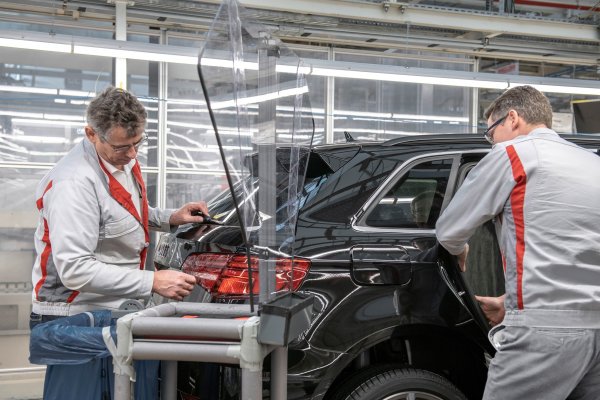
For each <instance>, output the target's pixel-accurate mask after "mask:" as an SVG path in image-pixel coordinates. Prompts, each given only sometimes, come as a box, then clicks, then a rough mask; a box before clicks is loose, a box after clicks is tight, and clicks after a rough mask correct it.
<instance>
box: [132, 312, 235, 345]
mask: <svg viewBox="0 0 600 400" xmlns="http://www.w3.org/2000/svg"><path fill="white" fill-rule="evenodd" d="M243 325H244V321H243V320H242V321H240V320H235V319H234V320H229V319H223V318H221V319H217V318H212V319H208V318H193V319H187V318H152V317H146V318H144V317H140V318H136V319H134V320H133V321H132V322H131V332H132V334H133V336H134V337H139V336H148V337H156V336H169V337H172V338H177V337H185V338H186V339H188V340H189V339H192V340H202V339H212V340H235V341H239V340H240V331H241V328H242V326H243Z"/></svg>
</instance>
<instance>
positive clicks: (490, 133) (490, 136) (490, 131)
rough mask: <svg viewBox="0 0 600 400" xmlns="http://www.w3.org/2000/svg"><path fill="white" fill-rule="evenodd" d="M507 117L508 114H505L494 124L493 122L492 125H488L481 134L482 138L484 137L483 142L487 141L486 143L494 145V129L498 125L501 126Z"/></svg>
mask: <svg viewBox="0 0 600 400" xmlns="http://www.w3.org/2000/svg"><path fill="white" fill-rule="evenodd" d="M507 117H508V114H506V115H505V116H504V117H502V118H500V119H497V120H496V122H494V123H493V124H492V125H490V126H489V127H488V128H487V129H486V130H485V131H484V132H483V136H484V137H485V140H487V141H488V142H490V144H494V130H495V129H496V127H497V126H498V125H500V124H502V122H504V120H505V119H506V118H507Z"/></svg>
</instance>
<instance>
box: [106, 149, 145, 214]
mask: <svg viewBox="0 0 600 400" xmlns="http://www.w3.org/2000/svg"><path fill="white" fill-rule="evenodd" d="M100 160H101V161H102V164H104V166H105V167H106V169H107V170H108V172H110V173H111V174H112V176H114V178H115V179H116V180H117V181H118V182H119V183H120V184H121V185H122V186H123V187H124V188H125V190H127V191H128V192H129V194H130V195H131V200H132V201H133V205H134V206H135V209H136V210H137V212H138V214H139V215H141V214H140V207H141V197H142V195H141V194H140V189H139V187H138V184H137V182H136V181H135V178H134V177H133V172H131V170H132V169H133V166H134V165H135V159H133V160H131V161H130V162H129V163H128V164H125V165H124V166H123V170H120V169H118V168H117V167H115V166H114V165H112V164H111V163H109V162H108V161H106V160H105V159H104V158H102V157H100Z"/></svg>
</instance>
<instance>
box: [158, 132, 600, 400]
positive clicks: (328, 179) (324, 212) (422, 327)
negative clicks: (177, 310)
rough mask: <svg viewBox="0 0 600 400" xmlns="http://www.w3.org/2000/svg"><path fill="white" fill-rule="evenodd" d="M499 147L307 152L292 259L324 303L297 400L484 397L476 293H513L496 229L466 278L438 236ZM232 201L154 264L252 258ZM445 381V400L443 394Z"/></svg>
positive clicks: (304, 353)
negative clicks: (475, 173)
mask: <svg viewBox="0 0 600 400" xmlns="http://www.w3.org/2000/svg"><path fill="white" fill-rule="evenodd" d="M565 138H566V139H568V140H571V141H574V142H575V143H578V144H580V145H583V146H584V147H588V148H590V149H591V150H593V151H597V150H598V147H599V146H600V138H594V137H592V136H584V135H577V136H567V137H565ZM489 150H490V146H489V144H487V143H486V142H485V140H483V138H481V137H478V136H477V135H435V136H433V135H431V136H427V135H424V136H414V137H403V138H399V139H396V140H392V141H387V142H383V143H360V142H351V143H347V144H341V145H340V144H336V145H325V146H318V147H315V148H313V149H312V150H311V154H310V159H309V164H308V168H307V176H306V183H305V185H304V193H303V194H302V200H301V207H300V211H299V214H298V222H297V231H296V239H295V243H294V249H295V256H296V257H297V259H299V260H304V261H305V262H306V264H305V265H304V267H303V268H304V269H302V268H300V271H301V273H300V274H299V275H297V276H295V281H294V283H295V284H294V285H293V286H294V288H293V289H294V290H298V291H302V292H305V293H309V294H311V295H313V296H314V299H315V312H314V318H313V322H312V325H311V326H310V328H309V329H308V331H306V332H305V333H304V334H302V335H301V336H300V337H299V338H298V339H297V340H295V341H294V342H293V343H291V344H290V345H289V362H288V364H289V370H288V398H290V399H296V398H298V399H299V398H303V399H322V398H325V399H345V398H346V397H347V396H348V395H349V393H350V392H351V391H353V390H355V389H357V388H361V387H362V388H363V389H364V390H363V394H362V395H360V396H359V395H358V394H357V397H356V398H361V399H362V398H365V399H367V398H373V399H375V398H384V397H385V396H387V395H393V394H394V393H401V392H402V390H404V389H402V388H400V389H398V388H396V389H394V388H393V383H394V382H397V381H398V380H402V379H404V378H408V380H409V381H411V379H412V381H414V382H417V383H416V384H413V386H412V387H413V389H410V388H409V389H410V390H415V391H417V392H418V393H425V394H426V395H425V396H424V397H423V398H438V399H454V398H457V399H459V398H465V397H466V398H469V399H479V398H481V396H482V393H483V388H484V385H485V379H486V374H487V365H488V363H489V360H490V359H491V357H493V354H494V349H493V347H492V346H491V345H490V344H489V341H488V340H487V335H486V334H487V331H488V325H487V322H486V321H485V319H484V317H483V315H482V314H481V312H480V310H479V308H478V306H477V305H476V302H475V301H474V298H473V294H479V295H487V296H497V295H500V294H502V293H503V290H504V289H503V286H504V281H503V273H502V266H501V258H500V255H499V251H498V248H497V245H496V240H495V235H494V233H493V228H492V224H493V223H492V222H489V223H488V224H486V225H484V226H483V227H481V228H479V230H478V231H477V232H476V234H475V236H474V237H473V238H472V240H471V242H470V246H471V252H470V256H469V260H468V266H469V267H468V271H467V273H464V274H463V273H461V272H460V271H459V270H458V268H457V266H456V264H455V260H454V258H453V257H450V256H449V255H448V254H447V253H446V252H445V251H444V250H443V249H439V248H438V246H437V245H436V239H435V230H434V227H435V222H436V220H437V217H438V216H439V214H440V213H441V212H442V210H443V209H444V207H445V206H446V205H447V204H448V202H449V201H450V199H451V198H452V195H453V194H454V193H455V191H456V190H457V188H458V187H459V186H460V184H461V182H462V181H463V180H464V178H465V176H466V175H467V173H468V172H469V170H470V169H471V168H472V167H473V166H474V165H476V163H477V162H478V161H479V160H480V159H481V158H482V157H484V156H485V155H486V154H487V153H488V152H489ZM227 198H228V195H227V194H224V195H223V196H221V197H220V198H218V199H216V200H215V201H214V202H213V203H211V204H209V208H211V213H215V214H218V215H220V216H222V218H224V220H225V222H226V225H225V226H215V225H200V226H191V227H190V226H187V227H182V228H181V229H180V230H179V231H178V232H177V233H174V234H170V235H165V236H163V237H162V239H161V241H160V243H159V245H158V247H157V253H156V255H155V263H156V264H157V266H158V267H159V268H165V267H170V268H177V269H181V268H184V270H185V264H186V260H193V259H194V257H201V255H202V254H207V253H211V254H221V256H220V257H230V256H232V255H233V254H236V253H242V254H243V252H244V250H243V248H242V247H241V246H242V244H243V243H242V241H241V235H240V231H239V227H238V226H237V222H236V216H235V214H234V213H233V209H232V207H231V204H229V205H228V201H227ZM419 199H422V200H423V201H422V203H421V205H420V206H421V207H420V208H424V209H425V210H419V204H417V202H418V201H419ZM419 214H420V215H419ZM202 257H206V256H202ZM209 261H210V260H209ZM187 264H188V267H189V265H190V261H187ZM214 271H218V268H217V269H215V270H213V272H214ZM217 274H218V272H217ZM219 279H220V278H217V279H215V280H216V281H218V280H219ZM201 281H202V280H201V279H199V282H200V283H201V284H202V285H203V286H204V288H203V289H200V290H198V291H197V292H196V293H195V297H194V299H192V301H210V302H230V301H239V300H244V299H245V298H247V296H244V295H240V293H236V292H234V291H231V292H228V291H227V290H222V291H219V290H218V288H217V289H215V286H214V285H218V284H219V283H218V282H217V283H216V284H215V283H214V282H208V283H207V282H201ZM211 285H213V286H211ZM223 368H224V367H223ZM390 371H392V372H393V373H391V372H390ZM374 377H377V380H378V382H379V383H378V384H377V385H375V386H378V387H384V388H385V387H386V385H387V386H388V387H390V389H389V390H388V391H387V392H385V391H384V392H381V393H383V394H382V395H381V396H380V395H375V394H373V395H371V397H369V395H368V393H367V394H365V393H366V392H365V390H366V391H367V392H368V390H367V389H369V388H368V387H367V386H369V382H371V381H370V380H372V379H373V378H374ZM438 378H439V379H438ZM436 379H438V380H439V382H437V381H436ZM405 380H406V379H405ZM412 381H411V382H412ZM440 382H441V384H444V385H447V390H446V391H444V390H441V389H435V386H436V385H437V384H439V383H440ZM365 384H366V386H365ZM419 385H420V386H419ZM371 386H373V385H371ZM432 387H433V389H431V390H430V388H432ZM180 389H181V390H183V391H186V390H187V389H186V388H180ZM434 389H435V390H434ZM456 389H458V391H459V392H460V393H458V392H457V391H456ZM373 390H374V389H373ZM373 390H371V392H373ZM188 391H189V390H188ZM357 393H358V392H357ZM402 393H404V392H402ZM428 393H430V394H431V397H427V394H428ZM361 396H362V397H361ZM378 396H379V397H378ZM202 398H204V397H202ZM353 398H355V397H353ZM393 398H404V397H393ZM417 398H420V397H418V396H417Z"/></svg>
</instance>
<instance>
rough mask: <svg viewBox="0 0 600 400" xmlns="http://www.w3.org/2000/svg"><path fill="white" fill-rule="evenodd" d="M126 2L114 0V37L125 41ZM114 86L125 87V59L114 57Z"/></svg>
mask: <svg viewBox="0 0 600 400" xmlns="http://www.w3.org/2000/svg"><path fill="white" fill-rule="evenodd" d="M127 3H128V1H124V0H115V39H116V40H124V41H127ZM115 87H118V88H121V89H127V59H125V58H121V57H117V58H115Z"/></svg>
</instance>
